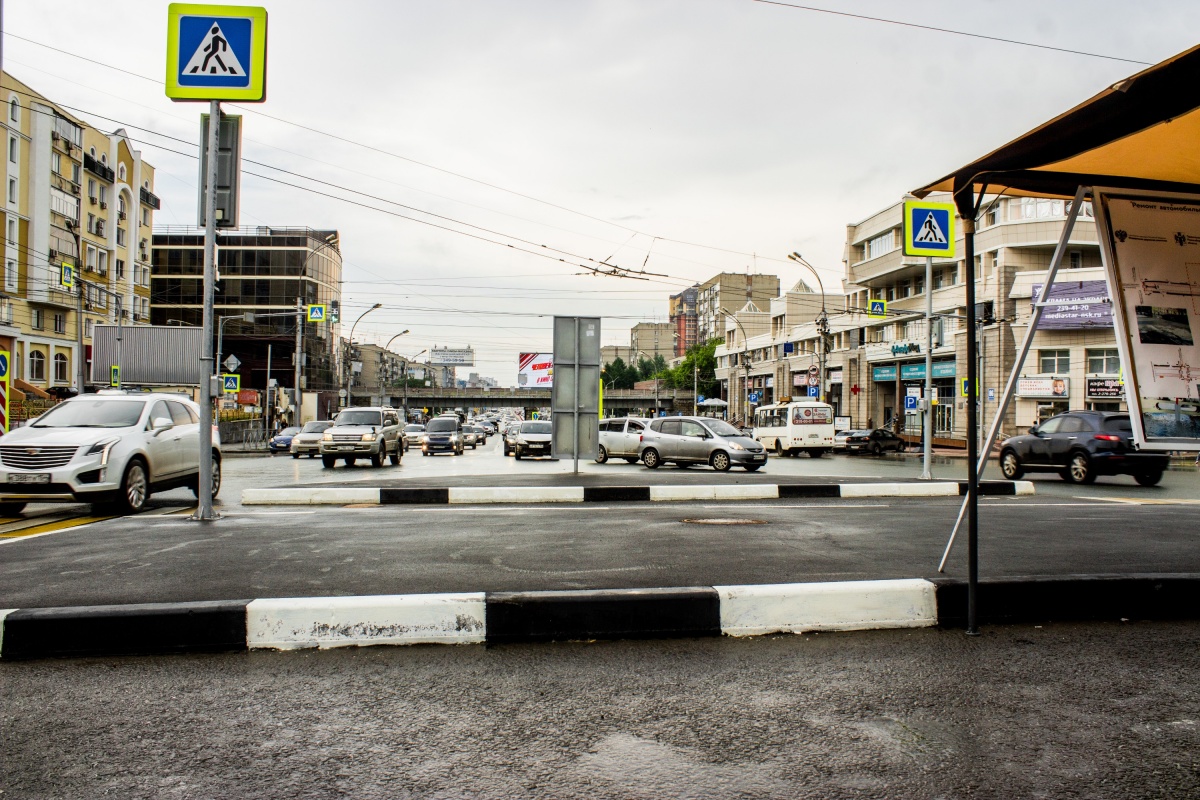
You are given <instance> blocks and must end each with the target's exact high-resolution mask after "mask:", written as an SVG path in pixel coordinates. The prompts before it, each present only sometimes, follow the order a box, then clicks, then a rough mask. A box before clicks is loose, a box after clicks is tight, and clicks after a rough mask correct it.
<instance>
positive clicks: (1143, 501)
mask: <svg viewBox="0 0 1200 800" xmlns="http://www.w3.org/2000/svg"><path fill="white" fill-rule="evenodd" d="M1097 499H1098V500H1103V501H1104V502H1107V503H1121V504H1122V505H1129V506H1195V505H1200V500H1187V499H1173V500H1168V499H1159V498H1156V497H1102V498H1097Z"/></svg>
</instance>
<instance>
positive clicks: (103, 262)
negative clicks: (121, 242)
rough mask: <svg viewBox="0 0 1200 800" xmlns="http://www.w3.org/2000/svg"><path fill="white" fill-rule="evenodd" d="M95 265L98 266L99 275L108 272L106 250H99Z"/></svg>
mask: <svg viewBox="0 0 1200 800" xmlns="http://www.w3.org/2000/svg"><path fill="white" fill-rule="evenodd" d="M97 266H99V268H100V269H99V272H100V274H101V275H107V274H108V251H107V250H101V251H100V260H99V261H98V262H97Z"/></svg>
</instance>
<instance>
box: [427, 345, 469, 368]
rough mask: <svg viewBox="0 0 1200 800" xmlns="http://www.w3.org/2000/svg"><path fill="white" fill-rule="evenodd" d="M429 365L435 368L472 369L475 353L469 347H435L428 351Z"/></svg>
mask: <svg viewBox="0 0 1200 800" xmlns="http://www.w3.org/2000/svg"><path fill="white" fill-rule="evenodd" d="M429 363H430V364H431V365H433V366H435V367H473V366H475V351H474V350H472V349H471V348H469V347H455V348H451V347H435V348H433V349H432V350H430V351H429Z"/></svg>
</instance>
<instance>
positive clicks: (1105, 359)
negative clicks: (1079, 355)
mask: <svg viewBox="0 0 1200 800" xmlns="http://www.w3.org/2000/svg"><path fill="white" fill-rule="evenodd" d="M1087 364H1088V372H1095V373H1100V374H1102V375H1116V374H1118V373H1119V372H1120V371H1121V357H1120V356H1119V355H1118V354H1117V349H1116V348H1115V347H1107V348H1104V349H1102V350H1088V351H1087Z"/></svg>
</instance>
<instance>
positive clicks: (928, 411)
mask: <svg viewBox="0 0 1200 800" xmlns="http://www.w3.org/2000/svg"><path fill="white" fill-rule="evenodd" d="M896 380H897V381H899V380H900V376H899V375H897V376H896ZM924 406H925V409H924V416H923V419H924V421H925V424H924V425H922V426H921V427H922V428H923V430H922V431H921V439H922V450H923V451H924V453H923V459H922V462H921V463H922V469H921V480H923V481H931V480H933V470H932V468H931V467H932V464H933V257H932V256H926V257H925V402H924Z"/></svg>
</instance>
